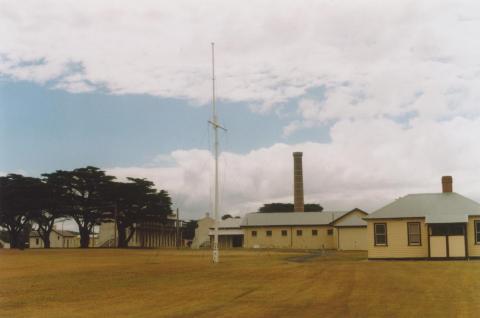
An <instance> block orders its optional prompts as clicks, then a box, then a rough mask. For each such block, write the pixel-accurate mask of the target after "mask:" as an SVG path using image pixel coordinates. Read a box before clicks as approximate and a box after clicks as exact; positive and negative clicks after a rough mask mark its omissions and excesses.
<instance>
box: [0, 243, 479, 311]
mask: <svg viewBox="0 0 480 318" xmlns="http://www.w3.org/2000/svg"><path fill="white" fill-rule="evenodd" d="M221 256H222V258H221V263H220V264H217V265H212V264H211V263H210V252H209V251H186V250H185V251H176V250H107V249H96V250H73V249H72V250H49V251H47V250H26V251H10V250H0V317H12V318H14V317H22V318H23V317H69V318H71V317H82V318H83V317H101V318H104V317H249V318H250V317H479V316H480V261H450V262H427V261H413V262H406V261H366V260H365V254H364V253H354V252H350V253H348V252H345V253H340V252H339V253H333V252H332V254H328V255H326V256H319V257H311V255H310V254H302V253H296V254H294V253H291V252H280V251H248V250H238V251H224V252H222V255H221Z"/></svg>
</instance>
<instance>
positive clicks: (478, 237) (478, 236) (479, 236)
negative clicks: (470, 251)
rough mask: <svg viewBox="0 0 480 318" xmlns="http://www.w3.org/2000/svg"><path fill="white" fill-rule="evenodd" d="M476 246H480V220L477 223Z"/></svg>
mask: <svg viewBox="0 0 480 318" xmlns="http://www.w3.org/2000/svg"><path fill="white" fill-rule="evenodd" d="M475 244H480V220H476V221H475Z"/></svg>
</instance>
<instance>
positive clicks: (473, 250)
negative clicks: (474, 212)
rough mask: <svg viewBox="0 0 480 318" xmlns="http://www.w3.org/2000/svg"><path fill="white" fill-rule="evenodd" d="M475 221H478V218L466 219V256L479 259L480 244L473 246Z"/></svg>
mask: <svg viewBox="0 0 480 318" xmlns="http://www.w3.org/2000/svg"><path fill="white" fill-rule="evenodd" d="M475 220H478V221H480V216H471V217H469V218H468V225H467V243H468V256H473V257H480V244H475V224H474V221H475Z"/></svg>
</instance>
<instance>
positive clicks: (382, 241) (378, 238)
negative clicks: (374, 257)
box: [375, 234, 386, 244]
mask: <svg viewBox="0 0 480 318" xmlns="http://www.w3.org/2000/svg"><path fill="white" fill-rule="evenodd" d="M375 244H386V240H385V234H377V235H376V236H375Z"/></svg>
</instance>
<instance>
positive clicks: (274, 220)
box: [241, 211, 350, 227]
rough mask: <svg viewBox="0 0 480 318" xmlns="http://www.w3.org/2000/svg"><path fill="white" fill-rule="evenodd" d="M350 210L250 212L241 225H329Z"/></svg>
mask: <svg viewBox="0 0 480 318" xmlns="http://www.w3.org/2000/svg"><path fill="white" fill-rule="evenodd" d="M349 212H350V211H322V212H283V213H282V212H277V213H260V212H254V213H248V214H246V215H245V216H244V217H243V219H242V223H241V226H243V227H246V226H294V225H329V224H330V223H332V222H334V221H335V220H336V219H338V218H340V217H342V216H343V215H345V214H347V213H349Z"/></svg>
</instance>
